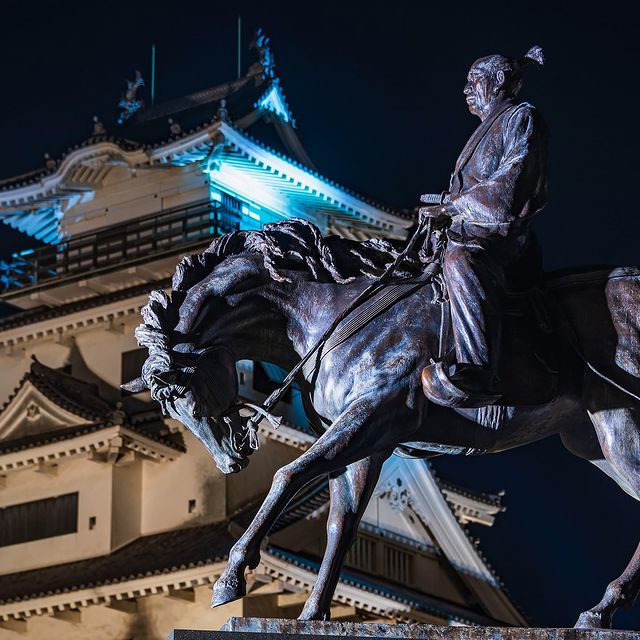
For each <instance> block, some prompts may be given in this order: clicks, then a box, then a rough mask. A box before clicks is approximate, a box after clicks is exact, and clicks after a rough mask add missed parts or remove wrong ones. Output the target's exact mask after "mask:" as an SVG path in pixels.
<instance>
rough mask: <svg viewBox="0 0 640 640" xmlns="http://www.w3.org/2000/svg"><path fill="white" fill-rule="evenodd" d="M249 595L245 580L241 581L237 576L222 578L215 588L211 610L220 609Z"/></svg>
mask: <svg viewBox="0 0 640 640" xmlns="http://www.w3.org/2000/svg"><path fill="white" fill-rule="evenodd" d="M246 593H247V586H246V582H245V580H244V578H242V579H241V580H239V579H238V578H236V577H235V576H233V577H231V578H220V579H219V580H218V581H217V582H216V583H215V585H214V586H213V595H212V596H211V608H215V607H220V606H221V605H223V604H227V603H228V602H233V601H234V600H239V599H240V598H243V597H244V596H245V595H246Z"/></svg>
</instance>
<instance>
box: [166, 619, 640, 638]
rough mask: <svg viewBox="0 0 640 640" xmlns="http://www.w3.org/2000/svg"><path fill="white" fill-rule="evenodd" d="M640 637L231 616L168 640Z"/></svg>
mask: <svg viewBox="0 0 640 640" xmlns="http://www.w3.org/2000/svg"><path fill="white" fill-rule="evenodd" d="M310 636H324V638H325V640H338V639H340V640H355V639H356V638H395V639H401V638H409V639H411V640H596V639H597V640H638V638H640V633H638V632H637V631H618V630H603V631H599V630H590V629H522V628H518V627H438V626H435V625H430V624H365V623H360V622H302V621H298V620H280V619H276V618H230V619H229V620H228V621H227V623H226V624H225V625H224V627H222V629H221V630H220V631H195V630H187V629H175V630H174V631H173V632H172V633H171V634H170V635H169V638H168V640H294V639H298V638H299V639H301V640H310V638H309V637H310Z"/></svg>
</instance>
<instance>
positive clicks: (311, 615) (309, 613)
mask: <svg viewBox="0 0 640 640" xmlns="http://www.w3.org/2000/svg"><path fill="white" fill-rule="evenodd" d="M330 618H331V612H330V611H321V610H320V609H317V608H315V607H307V606H306V605H305V607H304V609H302V613H301V614H300V615H299V616H298V620H320V621H322V622H328V621H329V620H330Z"/></svg>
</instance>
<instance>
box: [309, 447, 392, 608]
mask: <svg viewBox="0 0 640 640" xmlns="http://www.w3.org/2000/svg"><path fill="white" fill-rule="evenodd" d="M387 457H388V456H387V455H379V456H373V457H369V458H364V459H363V460H359V461H358V462H354V463H353V464H350V465H349V466H348V467H347V468H346V470H345V471H344V472H343V473H341V474H340V475H339V476H337V477H334V478H331V479H330V480H329V491H330V494H331V503H330V507H329V517H328V519H327V547H326V549H325V552H324V556H323V558H322V565H321V566H320V571H319V572H318V578H317V580H316V582H315V584H314V586H313V591H312V592H311V595H310V596H309V599H308V600H307V602H306V604H305V606H304V609H303V610H302V613H301V614H300V617H299V620H329V619H330V617H331V599H332V598H333V592H334V591H335V589H336V585H337V584H338V579H339V577H340V570H341V569H342V565H343V563H344V559H345V556H346V555H347V552H348V551H349V548H350V547H351V545H352V544H353V541H354V540H355V537H356V534H357V532H358V525H359V524H360V519H361V518H362V514H363V513H364V511H365V509H366V508H367V504H369V499H370V498H371V494H372V493H373V490H374V489H375V486H376V483H377V482H378V478H379V476H380V469H381V468H382V465H383V463H384V461H385V460H386V459H387Z"/></svg>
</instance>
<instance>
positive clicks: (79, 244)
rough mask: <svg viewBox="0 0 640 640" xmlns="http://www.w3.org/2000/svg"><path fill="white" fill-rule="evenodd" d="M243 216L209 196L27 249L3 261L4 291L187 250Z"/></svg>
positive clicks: (0, 293) (232, 227)
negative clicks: (201, 200)
mask: <svg viewBox="0 0 640 640" xmlns="http://www.w3.org/2000/svg"><path fill="white" fill-rule="evenodd" d="M240 222H241V212H240V211H236V210H235V208H232V207H229V206H228V205H227V204H223V203H220V202H211V201H205V202H199V203H194V204H190V205H187V206H182V207H176V208H173V209H167V210H164V211H161V212H158V213H154V214H152V215H148V216H144V217H140V218H135V219H133V220H130V221H127V222H124V223H120V224H116V225H113V226H111V227H108V228H105V229H102V230H98V231H94V232H90V233H85V234H81V235H78V236H75V237H73V238H70V239H68V240H64V241H62V242H60V243H58V244H54V245H47V246H44V247H39V248H38V249H32V250H28V251H21V252H19V253H15V254H13V256H12V258H11V260H10V261H7V262H5V261H2V262H0V297H11V295H12V294H16V293H18V292H24V291H26V290H28V289H37V288H40V287H42V286H47V287H48V286H51V285H53V284H55V283H58V282H63V281H71V280H76V279H84V278H88V277H93V276H94V275H97V274H100V273H106V272H108V271H114V270H117V269H120V268H122V267H125V266H132V265H135V264H139V263H143V262H149V261H150V259H153V258H154V257H161V256H163V255H171V254H183V253H187V252H188V251H189V250H190V249H192V248H194V249H195V248H197V247H203V246H206V244H208V243H209V242H210V241H211V239H212V237H214V236H217V235H222V234H225V233H229V232H231V231H236V230H238V229H239V228H240Z"/></svg>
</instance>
